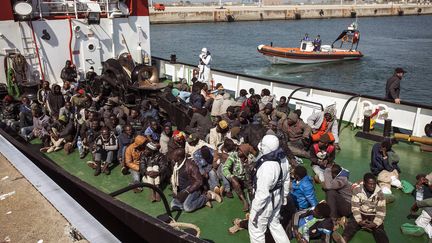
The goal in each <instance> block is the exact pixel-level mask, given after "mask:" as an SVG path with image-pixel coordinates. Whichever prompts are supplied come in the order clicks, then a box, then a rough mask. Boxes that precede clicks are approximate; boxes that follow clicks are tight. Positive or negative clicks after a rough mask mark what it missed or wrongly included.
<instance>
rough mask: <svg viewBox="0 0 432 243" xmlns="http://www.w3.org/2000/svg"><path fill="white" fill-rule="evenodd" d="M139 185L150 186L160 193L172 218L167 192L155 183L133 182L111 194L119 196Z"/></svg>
mask: <svg viewBox="0 0 432 243" xmlns="http://www.w3.org/2000/svg"><path fill="white" fill-rule="evenodd" d="M138 187H148V188H150V189H152V190H154V191H156V192H157V193H158V194H159V195H160V197H161V199H162V202H163V204H164V207H165V210H166V212H167V214H168V216H169V217H171V218H172V214H171V209H170V207H169V204H168V200H167V199H166V197H165V194H164V193H163V192H162V190H161V189H159V187H156V186H155V185H152V184H149V183H144V182H141V183H138V184H132V185H129V186H127V187H124V188H121V189H119V190H117V191H114V192H111V193H110V194H109V195H110V196H112V197H116V196H118V195H120V194H123V193H125V192H128V191H130V190H133V189H135V188H138Z"/></svg>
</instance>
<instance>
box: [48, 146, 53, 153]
mask: <svg viewBox="0 0 432 243" xmlns="http://www.w3.org/2000/svg"><path fill="white" fill-rule="evenodd" d="M46 152H47V153H52V152H54V146H53V147H49V149H48V150H47V151H46Z"/></svg>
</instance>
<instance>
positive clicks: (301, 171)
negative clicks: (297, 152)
mask: <svg viewBox="0 0 432 243" xmlns="http://www.w3.org/2000/svg"><path fill="white" fill-rule="evenodd" d="M291 196H292V197H293V199H294V202H295V204H296V207H297V208H298V209H300V210H302V209H307V208H311V207H315V206H316V205H317V204H318V201H317V198H316V195H315V190H314V186H313V181H312V178H311V177H310V176H308V175H307V170H306V168H305V167H303V166H297V167H295V168H294V180H293V182H292V188H291Z"/></svg>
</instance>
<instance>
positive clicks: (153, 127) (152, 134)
mask: <svg viewBox="0 0 432 243" xmlns="http://www.w3.org/2000/svg"><path fill="white" fill-rule="evenodd" d="M161 132H162V131H161V128H160V126H159V123H158V122H157V121H156V120H152V121H151V122H150V125H149V126H148V127H147V129H146V130H145V131H144V136H146V137H147V140H149V141H151V142H153V143H157V144H159V140H160V134H161Z"/></svg>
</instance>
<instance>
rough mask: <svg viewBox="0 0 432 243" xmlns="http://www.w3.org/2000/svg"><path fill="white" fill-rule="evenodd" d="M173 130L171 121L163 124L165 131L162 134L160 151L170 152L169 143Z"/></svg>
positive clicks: (163, 152)
mask: <svg viewBox="0 0 432 243" xmlns="http://www.w3.org/2000/svg"><path fill="white" fill-rule="evenodd" d="M172 134H173V130H172V126H171V123H170V122H166V123H165V124H164V126H163V131H162V133H161V136H160V140H159V144H160V150H159V151H160V152H161V153H162V154H167V153H168V143H169V141H170V139H171V137H172Z"/></svg>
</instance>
